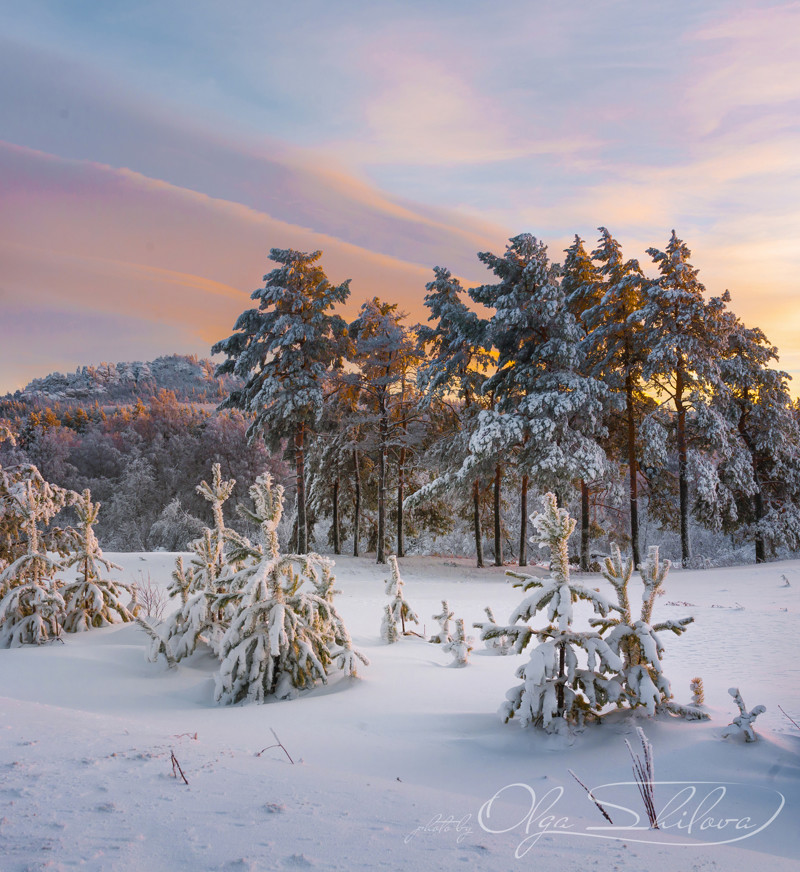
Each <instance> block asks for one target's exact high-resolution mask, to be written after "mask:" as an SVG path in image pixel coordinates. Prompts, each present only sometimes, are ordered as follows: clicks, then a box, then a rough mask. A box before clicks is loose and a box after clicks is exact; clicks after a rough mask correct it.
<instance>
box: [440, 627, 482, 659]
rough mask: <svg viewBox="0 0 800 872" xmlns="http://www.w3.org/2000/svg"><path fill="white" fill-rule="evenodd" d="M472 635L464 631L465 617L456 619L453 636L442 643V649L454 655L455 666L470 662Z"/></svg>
mask: <svg viewBox="0 0 800 872" xmlns="http://www.w3.org/2000/svg"><path fill="white" fill-rule="evenodd" d="M473 641H474V640H473V638H472V636H467V635H465V633H464V619H463V618H458V619H457V620H456V629H455V631H454V633H453V636H452V638H450V639H448V640H447V641H446V642H444V643H443V644H442V651H444V652H445V653H446V654H452V655H453V664H452V665H453V666H466V665H467V663H469V652H470V651H472V645H473Z"/></svg>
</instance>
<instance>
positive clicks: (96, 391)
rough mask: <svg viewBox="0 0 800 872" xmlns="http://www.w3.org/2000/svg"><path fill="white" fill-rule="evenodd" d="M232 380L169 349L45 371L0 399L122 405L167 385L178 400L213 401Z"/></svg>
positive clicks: (207, 362) (210, 364) (218, 399)
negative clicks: (66, 370) (129, 359)
mask: <svg viewBox="0 0 800 872" xmlns="http://www.w3.org/2000/svg"><path fill="white" fill-rule="evenodd" d="M233 383H234V379H233V378H232V377H231V376H228V375H226V376H222V377H219V378H217V377H215V376H214V363H213V362H212V361H210V360H200V359H198V358H197V356H196V355H192V356H185V355H180V354H172V355H169V356H168V357H157V358H156V359H155V360H151V361H148V362H144V363H143V362H141V361H138V360H137V361H133V362H129V363H101V364H100V365H99V366H83V367H80V368H79V369H77V370H76V371H75V372H74V373H69V374H67V375H64V374H62V373H60V372H54V373H50V375H46V376H44V378H37V379H34V380H33V381H32V382H31V383H30V384H28V385H27V386H26V387H25V388H23V389H22V390H21V391H17V392H16V393H15V394H13V395H11V394H8V395H6V396H5V397H3V398H2V399H4V400H7V401H8V400H22V401H25V400H33V401H36V400H38V401H40V402H43V403H45V404H52V403H60V404H67V405H85V404H87V403H89V404H92V405H93V404H94V403H95V402H97V403H99V404H100V405H101V406H104V405H125V404H128V403H135V402H136V400H137V399H147V398H149V397H153V396H156V395H157V394H158V393H159V392H160V391H162V390H167V391H171V392H172V393H173V394H174V395H175V397H176V399H177V400H178V401H180V402H189V403H214V404H215V405H216V404H217V403H219V402H221V400H223V399H224V398H225V397H227V396H228V394H229V393H230V391H231V387H232V385H233Z"/></svg>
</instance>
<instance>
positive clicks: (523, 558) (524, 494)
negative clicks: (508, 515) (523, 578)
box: [519, 475, 528, 566]
mask: <svg viewBox="0 0 800 872" xmlns="http://www.w3.org/2000/svg"><path fill="white" fill-rule="evenodd" d="M519 506H520V519H519V565H520V566H527V565H528V552H527V547H528V476H527V475H523V476H522V484H521V485H520V491H519Z"/></svg>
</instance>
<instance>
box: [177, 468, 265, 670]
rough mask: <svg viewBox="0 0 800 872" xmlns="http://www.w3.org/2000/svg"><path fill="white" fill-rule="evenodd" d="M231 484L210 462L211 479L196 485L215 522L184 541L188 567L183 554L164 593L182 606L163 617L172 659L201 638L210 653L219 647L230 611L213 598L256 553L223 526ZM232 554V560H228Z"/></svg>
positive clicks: (191, 649)
mask: <svg viewBox="0 0 800 872" xmlns="http://www.w3.org/2000/svg"><path fill="white" fill-rule="evenodd" d="M235 484H236V481H235V479H230V480H228V481H224V480H223V478H222V470H221V467H220V465H219V464H218V463H215V464H214V465H213V466H212V479H211V483H210V484H209V483H208V482H207V481H202V482H201V483H200V484H199V485H198V486H197V488H196V490H197V492H198V493H199V494H200V495H201V496H203V497H204V498H205V499H206V500H207V501H208V502H209V503H210V504H211V514H212V517H213V521H214V526H213V527H206V528H205V529H204V531H203V535H202V536H201V537H200V538H199V539H195V540H193V541H192V542H191V543H190V544H189V548H190V550H191V551H192V552H193V554H192V559H191V562H190V564H189V567H188V568H184V564H183V557H178V559H177V562H176V566H175V571H174V572H173V573H172V583H171V584H170V586H169V588H168V592H169V595H170V597H175V596H180V598H181V606H180V608H179V609H178V610H177V611H176V612H175V613H173V615H172V616H171V617H170V618H169V620H168V621H167V623H166V626H165V628H164V638H165V639H166V644H168V645H169V646H170V649H171V653H172V656H173V657H174V659H175V660H176V661H180V660H182V659H183V658H184V657H188V656H189V655H190V654H192V653H194V651H195V650H196V648H197V645H198V643H199V642H200V641H204V642H206V643H207V644H208V645H209V646H210V647H211V649H212V650H214V651H216V650H217V649H218V647H219V644H220V642H221V640H222V637H223V635H224V634H225V631H226V630H227V628H228V626H229V623H230V613H229V609H227V608H226V607H225V606H224V605H222V606H219V605H217V602H218V600H217V598H218V597H219V596H221V595H222V594H225V593H227V591H228V589H229V585H230V582H231V578H232V576H233V575H234V574H235V573H236V571H237V570H238V569H239V568H241V566H242V563H243V561H244V559H245V558H246V557H247V556H250V555H253V554H255V551H254V549H253V548H252V546H251V545H250V543H249V542H248V541H247V540H246V539H245V537H243V536H241V535H239V534H238V533H236V532H235V531H234V530H233V529H231V528H229V527H227V526H226V525H225V518H224V514H223V505H224V504H225V502H226V501H227V500H228V499H229V498H230V495H231V494H232V493H233V488H234V485H235ZM251 519H252V517H251ZM256 521H257V522H258V519H256ZM232 553H233V554H235V558H231V554H232Z"/></svg>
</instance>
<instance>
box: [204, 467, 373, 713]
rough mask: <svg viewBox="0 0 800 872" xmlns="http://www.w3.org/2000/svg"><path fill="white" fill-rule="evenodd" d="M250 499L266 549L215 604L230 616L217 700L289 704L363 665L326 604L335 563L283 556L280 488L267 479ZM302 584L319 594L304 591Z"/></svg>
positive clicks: (263, 478)
mask: <svg viewBox="0 0 800 872" xmlns="http://www.w3.org/2000/svg"><path fill="white" fill-rule="evenodd" d="M250 494H251V496H252V497H253V501H254V503H255V505H256V512H255V514H256V515H257V516H259V517H261V519H262V523H261V530H262V536H263V539H264V544H263V546H261V548H260V550H259V551H257V552H256V553H255V554H254V555H253V558H252V560H251V561H249V562H248V563H247V565H245V567H244V568H243V569H241V570H240V571H239V572H238V573H237V574H236V575H235V576H233V577H232V578H231V584H230V590H229V591H228V592H227V593H223V594H220V595H219V596H218V597H217V598H216V601H215V604H214V606H215V607H217V608H220V607H227V606H228V605H230V606H231V607H232V609H233V616H232V618H231V623H230V627H229V628H228V630H227V631H226V633H225V635H224V636H223V638H222V642H221V644H220V648H219V656H220V659H221V660H222V664H221V666H220V671H219V673H218V675H217V678H216V693H215V698H216V700H217V702H220V703H236V702H240V701H242V700H245V699H247V700H255V701H257V702H263V701H264V700H265V699H266V698H268V697H270V696H276V697H278V698H286V697H289V696H292V695H294V694H295V693H297V691H299V690H302V689H304V688H309V687H313V686H314V685H315V684H316V683H317V682H322V683H323V684H324V683H327V679H328V674H329V671H330V670H331V668H333V667H338V668H341V669H342V670H343V671H344V672H345V674H350V675H355V667H356V662H357V661H360V662H362V663H365V664H366V663H368V660H367V658H366V657H364V655H362V654H360V652H357V651H355V650H354V649H353V647H352V643H351V640H350V636H349V634H348V633H347V629H346V628H345V626H344V623H343V621H342V619H341V617H340V616H339V614H338V612H337V611H336V609H335V608H334V606H333V605H332V603H331V602H330V598H331V596H332V594H333V588H332V582H333V579H332V575H331V572H330V570H331V568H332V565H333V564H332V561H330V560H329V559H328V558H326V557H321V556H320V555H319V554H307V555H302V554H286V555H281V553H280V550H279V547H278V536H277V527H278V524H279V523H280V519H281V515H282V512H283V488H282V487H281V486H280V485H276V486H274V487H273V485H272V478H271V476H270V475H269V474H264V475H262V476H259V478H258V479H257V480H256V483H255V484H254V485H253V487H252V488H251V489H250ZM304 582H310V583H311V585H312V586H313V587H314V588H315V589H316V591H319V590H322V591H324V594H323V595H320V594H319V593H317V592H316V591H315V592H313V593H312V592H309V591H306V590H303V589H302V585H303V583H304Z"/></svg>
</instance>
